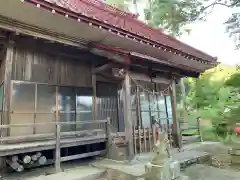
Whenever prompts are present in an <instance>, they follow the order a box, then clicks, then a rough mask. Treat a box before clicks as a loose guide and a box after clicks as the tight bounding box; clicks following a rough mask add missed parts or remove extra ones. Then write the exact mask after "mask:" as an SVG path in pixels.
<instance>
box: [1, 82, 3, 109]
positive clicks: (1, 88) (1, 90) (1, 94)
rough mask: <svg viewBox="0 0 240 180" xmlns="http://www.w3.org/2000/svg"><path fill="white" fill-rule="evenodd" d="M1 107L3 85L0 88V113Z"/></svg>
mask: <svg viewBox="0 0 240 180" xmlns="http://www.w3.org/2000/svg"><path fill="white" fill-rule="evenodd" d="M2 106H3V85H1V86H0V111H1V110H2Z"/></svg>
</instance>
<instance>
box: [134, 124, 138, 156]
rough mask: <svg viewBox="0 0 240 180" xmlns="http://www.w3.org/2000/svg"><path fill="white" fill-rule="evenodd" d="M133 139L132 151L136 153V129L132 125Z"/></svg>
mask: <svg viewBox="0 0 240 180" xmlns="http://www.w3.org/2000/svg"><path fill="white" fill-rule="evenodd" d="M133 140H134V152H135V154H137V139H136V129H135V127H133Z"/></svg>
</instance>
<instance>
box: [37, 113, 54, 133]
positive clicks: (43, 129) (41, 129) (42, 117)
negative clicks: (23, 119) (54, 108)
mask: <svg viewBox="0 0 240 180" xmlns="http://www.w3.org/2000/svg"><path fill="white" fill-rule="evenodd" d="M35 122H36V123H45V124H43V125H36V126H35V132H36V134H42V133H55V127H56V126H55V124H48V123H49V122H55V115H54V114H36V119H35Z"/></svg>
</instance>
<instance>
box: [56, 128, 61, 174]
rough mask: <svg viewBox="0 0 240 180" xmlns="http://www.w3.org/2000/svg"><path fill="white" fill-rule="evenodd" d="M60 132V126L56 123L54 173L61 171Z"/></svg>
mask: <svg viewBox="0 0 240 180" xmlns="http://www.w3.org/2000/svg"><path fill="white" fill-rule="evenodd" d="M60 133H61V126H60V124H57V125H56V147H55V171H56V173H58V172H61V171H62V170H61V147H60V144H61V142H60V141H61V139H60Z"/></svg>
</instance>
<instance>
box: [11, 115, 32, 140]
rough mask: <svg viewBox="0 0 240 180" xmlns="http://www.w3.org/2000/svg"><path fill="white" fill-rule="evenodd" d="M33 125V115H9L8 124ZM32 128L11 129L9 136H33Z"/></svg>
mask: <svg viewBox="0 0 240 180" xmlns="http://www.w3.org/2000/svg"><path fill="white" fill-rule="evenodd" d="M33 123H34V114H17V113H14V114H11V116H10V124H33ZM33 129H34V128H33V127H32V126H27V127H11V128H10V132H9V133H10V136H23V135H29V134H33Z"/></svg>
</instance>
